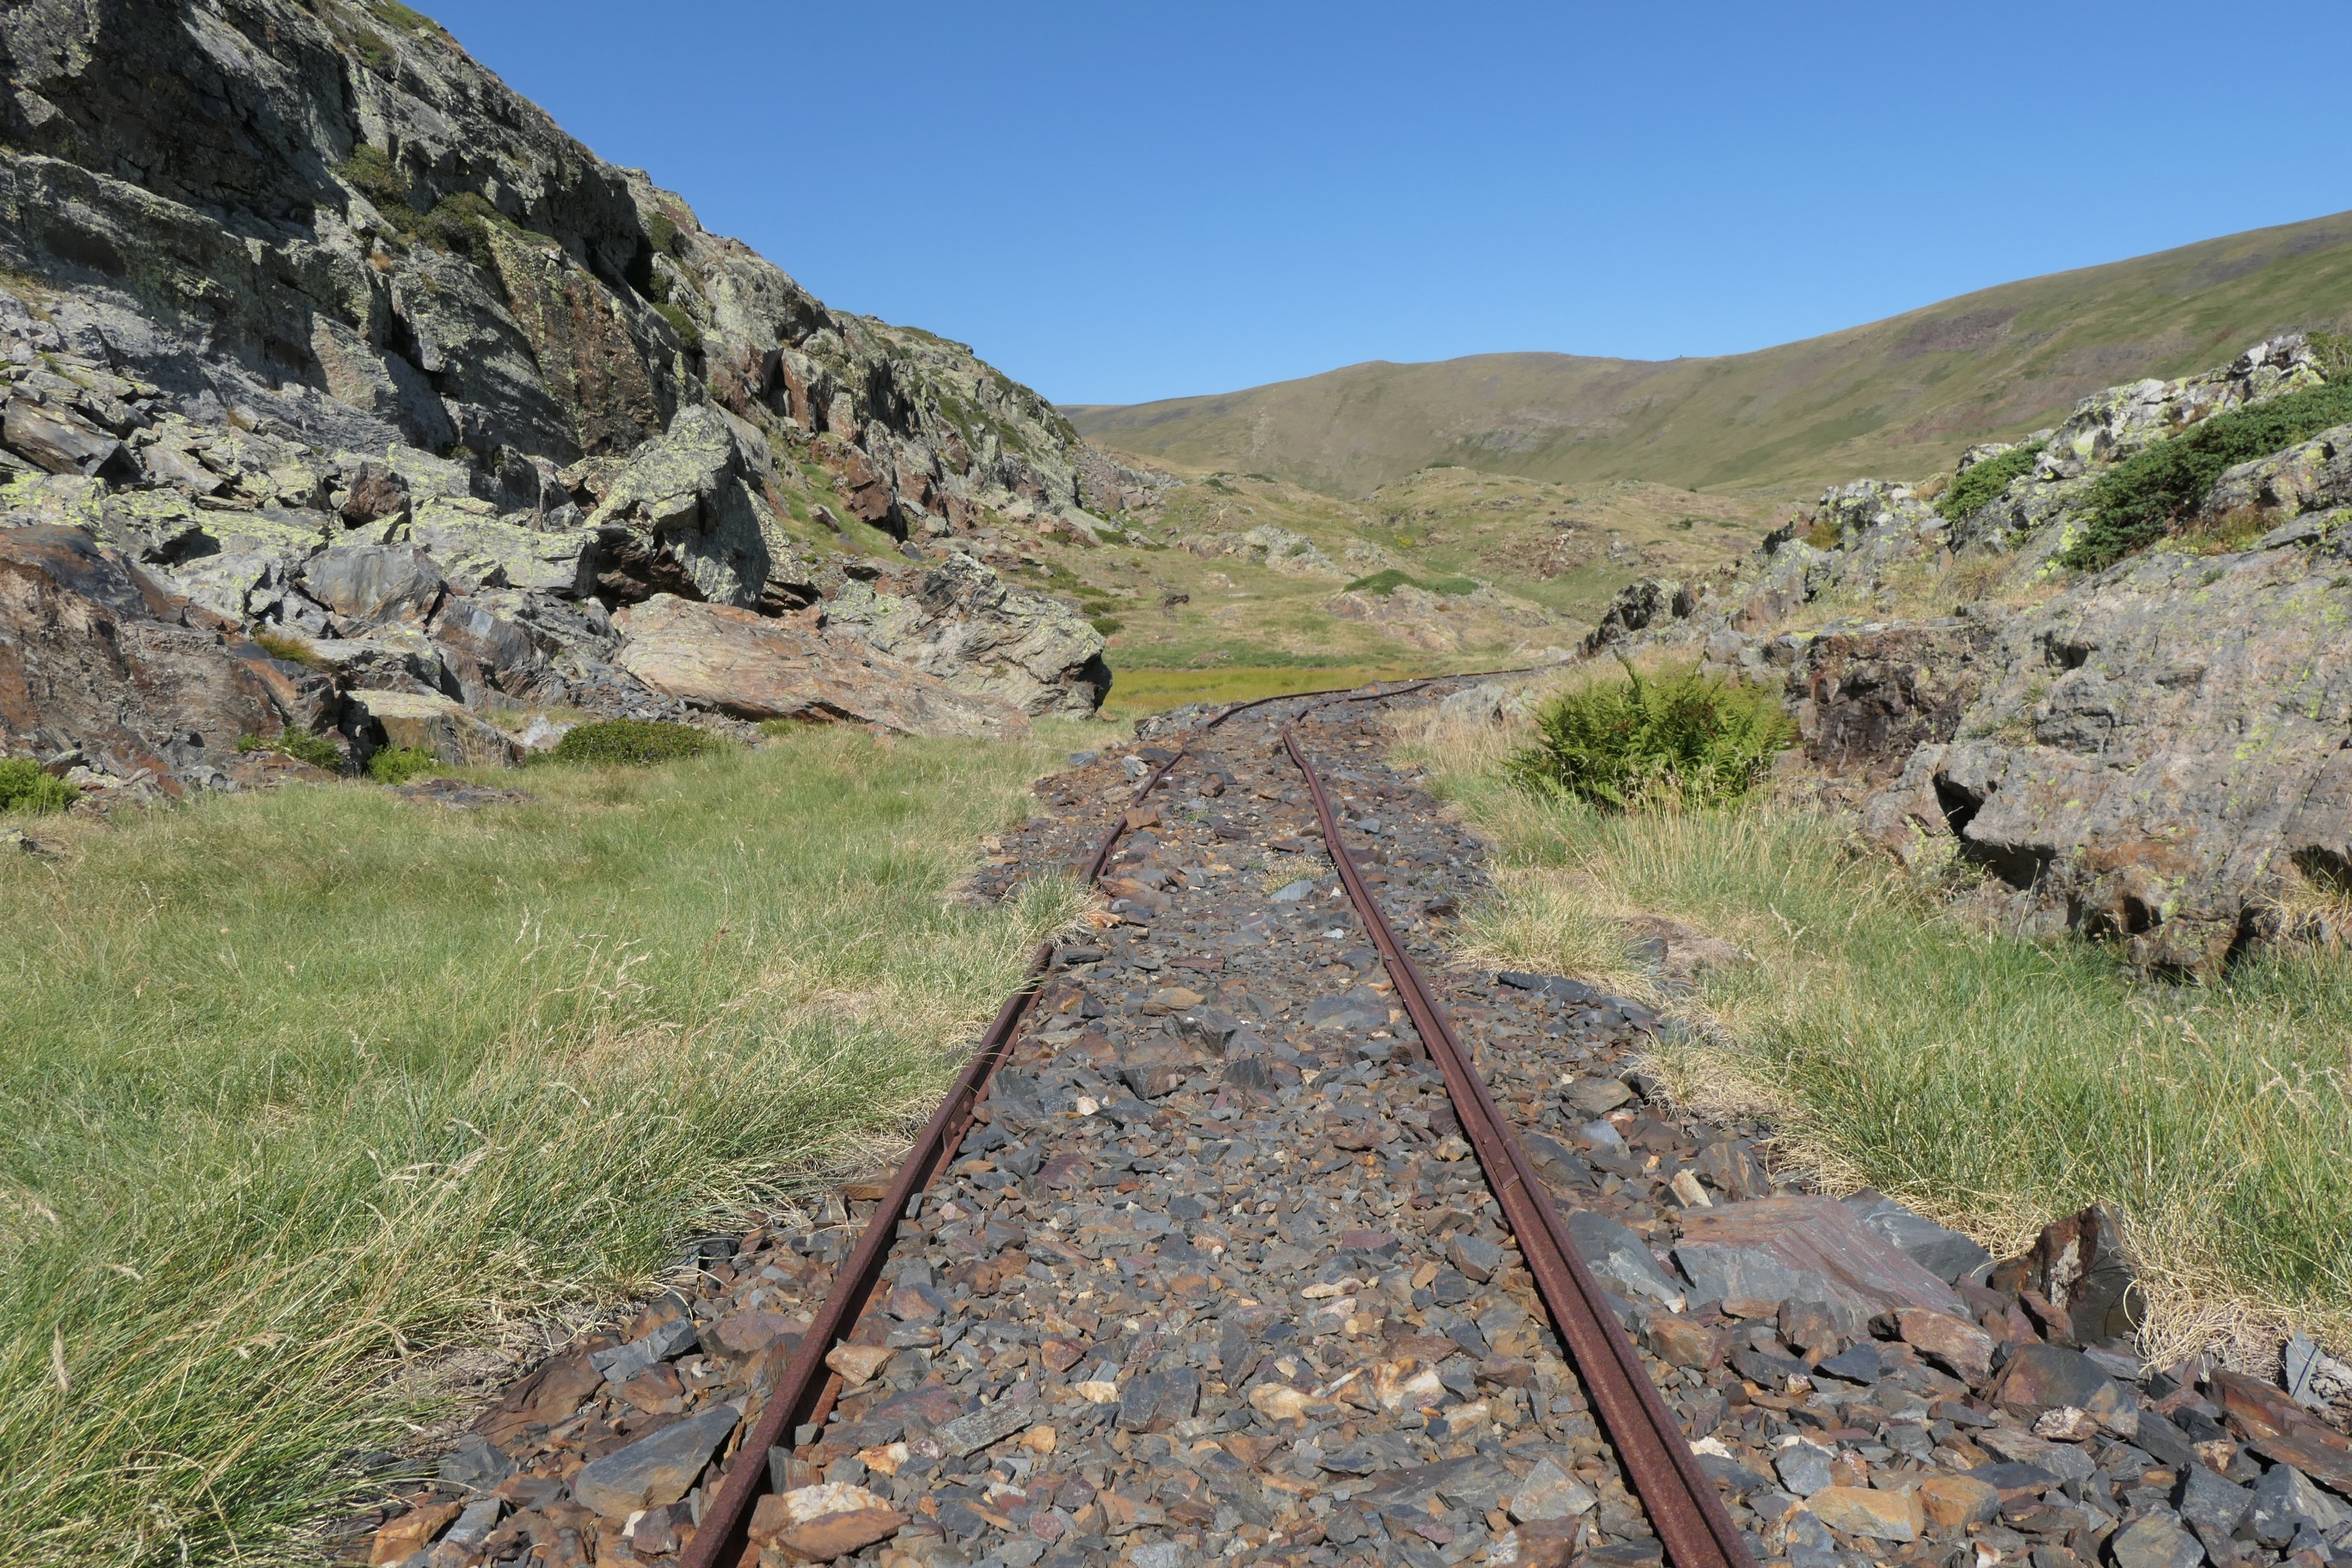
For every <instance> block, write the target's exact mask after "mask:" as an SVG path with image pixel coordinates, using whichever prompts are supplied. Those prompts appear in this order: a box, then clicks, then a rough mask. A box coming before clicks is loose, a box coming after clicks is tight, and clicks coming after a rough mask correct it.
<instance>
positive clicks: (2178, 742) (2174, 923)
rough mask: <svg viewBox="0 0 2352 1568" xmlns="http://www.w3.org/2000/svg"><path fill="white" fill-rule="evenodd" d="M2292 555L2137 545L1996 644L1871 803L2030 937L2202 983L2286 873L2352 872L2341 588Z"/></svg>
mask: <svg viewBox="0 0 2352 1568" xmlns="http://www.w3.org/2000/svg"><path fill="white" fill-rule="evenodd" d="M2343 565H2344V560H2343V558H2342V557H2340V556H2337V555H2335V554H2332V553H2328V552H2317V553H2315V552H2313V551H2311V550H2309V549H2307V548H2304V547H2301V546H2289V547H2285V548H2279V549H2271V550H2259V551H2254V552H2249V553H2245V554H2242V555H2235V556H2224V557H2197V556H2186V555H2180V554H2176V553H2173V552H2168V551H2167V552H2150V553H2148V554H2147V555H2144V556H2141V557H2139V558H2137V559H2136V560H2134V561H2132V562H2129V563H2126V564H2125V565H2124V566H2123V567H2121V568H2119V569H2117V570H2116V571H2114V572H2111V573H2108V574H2104V575H2102V576H2101V577H2098V578H2095V579H2094V580H2092V581H2091V582H2089V583H2087V584H2084V585H2083V586H2082V587H2081V588H2079V589H2077V590H2076V591H2075V592H2074V593H2071V594H2068V595H2064V596H2063V597H2061V598H2058V599H2055V600H2053V602H2051V603H2050V604H2049V605H2046V606H2044V607H2042V609H2040V610H2038V611H2035V612H2032V613H2030V614H2026V615H2021V616H2018V617H2016V618H2014V619H2013V620H2011V622H2009V623H2008V624H2007V625H2006V626H2003V627H2002V628H2001V629H2000V636H1999V638H1998V640H1997V642H1996V643H1994V644H1992V646H1990V647H1988V648H1987V650H1986V656H1985V657H1983V658H1981V659H1980V660H1979V662H1978V668H1979V670H1980V671H1981V673H1980V675H1979V679H1981V681H1982V683H1983V690H1982V694H1981V695H1980V696H1979V697H1978V698H1977V699H1976V700H1974V701H1973V702H1971V703H1969V705H1968V707H1967V708H1966V709H1965V710H1963V711H1962V713H1961V714H1960V716H1959V722H1958V727H1957V731H1956V734H1955V735H1954V737H1953V738H1952V739H1950V740H1949V742H1948V743H1932V742H1931V743H1928V744H1925V745H1923V746H1921V747H1920V748H1919V749H1918V750H1917V751H1916V752H1914V753H1913V754H1912V755H1911V757H1910V758H1909V759H1908V762H1907V764H1906V767H1905V770H1904V773H1903V775H1902V777H1901V779H1900V780H1898V781H1897V782H1896V783H1895V785H1894V786H1893V788H1892V789H1891V790H1889V791H1888V792H1887V793H1886V795H1885V796H1884V797H1882V798H1881V799H1879V800H1876V801H1874V802H1873V804H1872V805H1871V807H1870V809H1869V818H1870V824H1871V827H1872V830H1873V831H1874V834H1876V835H1878V836H1880V837H1883V838H1885V839H1886V840H1887V841H1889V842H1890V843H1892V842H1896V841H1899V840H1900V839H1901V838H1903V837H1906V836H1910V837H1915V838H1917V839H1921V840H1927V839H1934V838H1937V837H1942V836H1956V837H1954V838H1953V839H1952V842H1953V845H1954V847H1955V848H1956V849H1957V851H1958V853H1959V854H1961V855H1962V856H1964V857H1965V858H1969V859H1970V860H1973V861H1975V862H1977V863H1979V864H1980V865H1982V866H1984V867H1985V868H1987V869H1989V870H1990V871H1991V872H1993V874H1994V875H1995V876H1997V877H1999V878H2000V879H2001V880H2002V881H2003V882H2006V883H2007V884H2009V885H2010V886H2011V888H2012V889H2015V893H2014V895H2013V898H2012V900H2011V902H2012V906H2013V908H2014V909H2015V910H2016V911H2017V912H2018V913H2019V914H2020V915H2021V917H2025V918H2027V919H2028V920H2029V921H2030V922H2031V923H2034V924H2038V925H2040V926H2042V927H2044V928H2050V929H2063V928H2064V927H2066V926H2070V925H2071V926H2073V927H2074V928H2076V929H2079V930H2082V931H2085V932H2087V933H2089V934H2093V935H2105V936H2114V937H2117V938H2121V939H2123V940H2124V941H2125V942H2126V943H2127V944H2128V947H2129V950H2130V952H2132V954H2133V956H2134V957H2135V958H2137V960H2139V961H2140V962H2142V963H2147V964H2151V965H2160V966H2164V967H2169V968H2180V969H2188V970H2197V971H2205V970H2210V969H2211V968H2212V967H2214V966H2215V965H2216V964H2218V963H2221V961H2222V960H2223V959H2224V958H2225V957H2226V956H2227V955H2228V953H2229V952H2230V951H2231V948H2232V947H2233V946H2234V945H2235V944H2236V943H2237V942H2239V941H2240V939H2241V938H2242V936H2245V935H2252V934H2256V931H2255V929H2254V928H2255V927H2256V925H2257V923H2258V921H2259V918H2260V914H2261V910H2262V908H2263V904H2264V902H2265V901H2266V899H2267V897H2268V895H2269V894H2270V892H2271V891H2272V890H2273V889H2274V888H2275V886H2276V881H2277V878H2278V876H2279V874H2280V873H2281V872H2282V871H2283V870H2284V869H2285V868H2286V867H2287V866H2288V865H2289V864H2295V865H2300V866H2303V867H2305V868H2306V869H2308V870H2310V871H2312V872H2315V873H2316V874H2318V875H2320V876H2322V877H2324V878H2327V879H2341V878H2343V877H2345V876H2346V875H2347V873H2352V766H2347V765H2346V763H2345V761H2344V759H2345V758H2346V757H2347V752H2345V751H2344V750H2343V742H2344V738H2345V736H2346V734H2347V732H2348V731H2352V645H2347V641H2346V637H2345V631H2346V628H2347V626H2352V589H2347V588H2346V587H2343V586H2339V585H2338V584H2342V583H2343V581H2344V574H2343V572H2342V567H2343Z"/></svg>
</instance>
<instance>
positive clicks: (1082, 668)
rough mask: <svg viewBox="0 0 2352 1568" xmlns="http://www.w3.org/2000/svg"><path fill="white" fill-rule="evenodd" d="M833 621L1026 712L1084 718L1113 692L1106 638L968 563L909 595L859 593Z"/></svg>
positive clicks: (867, 589) (860, 586)
mask: <svg viewBox="0 0 2352 1568" xmlns="http://www.w3.org/2000/svg"><path fill="white" fill-rule="evenodd" d="M826 620H827V625H828V626H834V627H837V628H840V629H841V630H843V631H845V632H848V633H850V634H852V635H854V636H856V637H861V638H863V639H864V640H865V641H866V642H867V643H870V644H871V645H872V646H873V647H876V648H877V649H879V650H880V651H882V652H883V653H886V654H888V655H890V656H892V657H893V658H898V659H901V660H903V661H905V662H906V663H908V664H910V665H912V666H914V667H915V668H917V669H919V670H922V671H924V672H925V673H927V674H929V675H933V676H936V677H938V678H939V679H941V680H943V681H945V682H946V683H947V684H948V686H950V688H952V689H955V690H957V691H961V692H966V693H968V694H970V695H972V696H976V697H984V698H988V699H990V700H993V701H997V702H1003V703H1005V704H1008V705H1010V706H1011V707H1013V708H1016V709H1018V710H1021V711H1022V712H1024V713H1031V714H1047V713H1055V714H1062V715H1066V716H1068V717H1073V718H1084V717H1085V716H1086V715H1087V714H1089V713H1091V712H1093V711H1094V710H1096V709H1097V708H1098V707H1100V706H1101V704H1102V700H1103V697H1104V695H1105V694H1106V693H1108V691H1109V690H1110V667H1109V666H1108V665H1106V664H1105V663H1104V662H1103V637H1102V634H1101V633H1100V632H1097V631H1096V630H1095V629H1094V627H1093V626H1089V625H1087V622H1086V621H1085V619H1084V618H1083V617H1081V616H1079V615H1078V613H1077V612H1076V611H1075V610H1073V609H1071V608H1070V607H1069V606H1068V605H1065V604H1064V603H1062V602H1061V601H1060V600H1058V599H1051V598H1048V597H1046V596H1045V595H1043V594H1029V593H1024V592H1021V591H1020V590H1018V589H1014V588H1008V587H1006V586H1005V585H1004V584H1003V581H1002V580H1001V579H1000V578H998V576H997V575H996V574H995V573H993V572H992V571H990V570H989V569H988V568H987V567H986V566H984V565H982V563H980V562H978V561H976V560H974V559H972V558H971V556H969V555H951V556H950V557H948V559H947V560H946V561H945V562H943V563H940V565H939V566H938V567H936V568H934V569H933V570H931V571H929V572H926V573H924V574H922V575H921V577H919V579H917V580H916V581H915V582H914V583H913V584H911V591H910V592H908V594H906V595H896V594H890V593H885V592H879V591H877V589H876V588H875V587H874V586H873V585H872V584H865V583H857V584H851V585H849V586H848V587H845V589H844V590H843V591H842V592H841V593H840V594H838V595H835V597H834V599H833V601H832V603H831V604H830V605H827V607H826Z"/></svg>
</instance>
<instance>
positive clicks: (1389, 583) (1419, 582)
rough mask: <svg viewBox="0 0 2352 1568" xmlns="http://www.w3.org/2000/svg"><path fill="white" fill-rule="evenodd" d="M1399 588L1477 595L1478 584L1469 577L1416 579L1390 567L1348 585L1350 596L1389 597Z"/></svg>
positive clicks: (1424, 591) (1430, 592)
mask: <svg viewBox="0 0 2352 1568" xmlns="http://www.w3.org/2000/svg"><path fill="white" fill-rule="evenodd" d="M1399 588H1419V589H1421V590H1422V591H1423V593H1428V594H1475V593H1476V592H1477V591H1478V584H1476V583H1475V581H1473V580H1472V579H1470V578H1468V577H1427V578H1422V577H1415V576H1414V575H1413V574H1411V573H1410V572H1403V571H1400V570H1398V569H1397V568H1396V567H1393V566H1391V567H1390V568H1389V569H1388V570H1387V571H1385V572H1375V573H1373V574H1371V575H1370V576H1369V577H1359V578H1357V579H1356V580H1355V581H1354V582H1352V583H1350V584H1348V586H1347V589H1346V592H1348V593H1350V594H1377V595H1380V596H1381V597H1382V598H1386V597H1388V596H1389V595H1391V594H1393V593H1395V592H1396V591H1397V590H1398V589H1399Z"/></svg>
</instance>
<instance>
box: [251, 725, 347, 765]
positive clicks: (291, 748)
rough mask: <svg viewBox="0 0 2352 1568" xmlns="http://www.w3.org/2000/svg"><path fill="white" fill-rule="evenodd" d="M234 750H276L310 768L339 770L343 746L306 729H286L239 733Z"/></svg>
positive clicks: (341, 763) (341, 762)
mask: <svg viewBox="0 0 2352 1568" xmlns="http://www.w3.org/2000/svg"><path fill="white" fill-rule="evenodd" d="M236 749H237V750H238V751H240V752H278V754H279V755H281V756H288V757H291V758H293V759H294V760H295V761H296V762H298V763H310V765H311V766H312V767H314V768H324V769H326V770H327V771H328V772H329V773H341V772H342V771H343V749H342V748H341V746H338V745H337V744H335V742H332V741H331V740H329V739H327V737H326V736H324V735H318V734H313V733H311V732H310V731H308V730H288V731H284V732H282V733H280V734H276V735H239V736H238V737H237V738H236Z"/></svg>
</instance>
